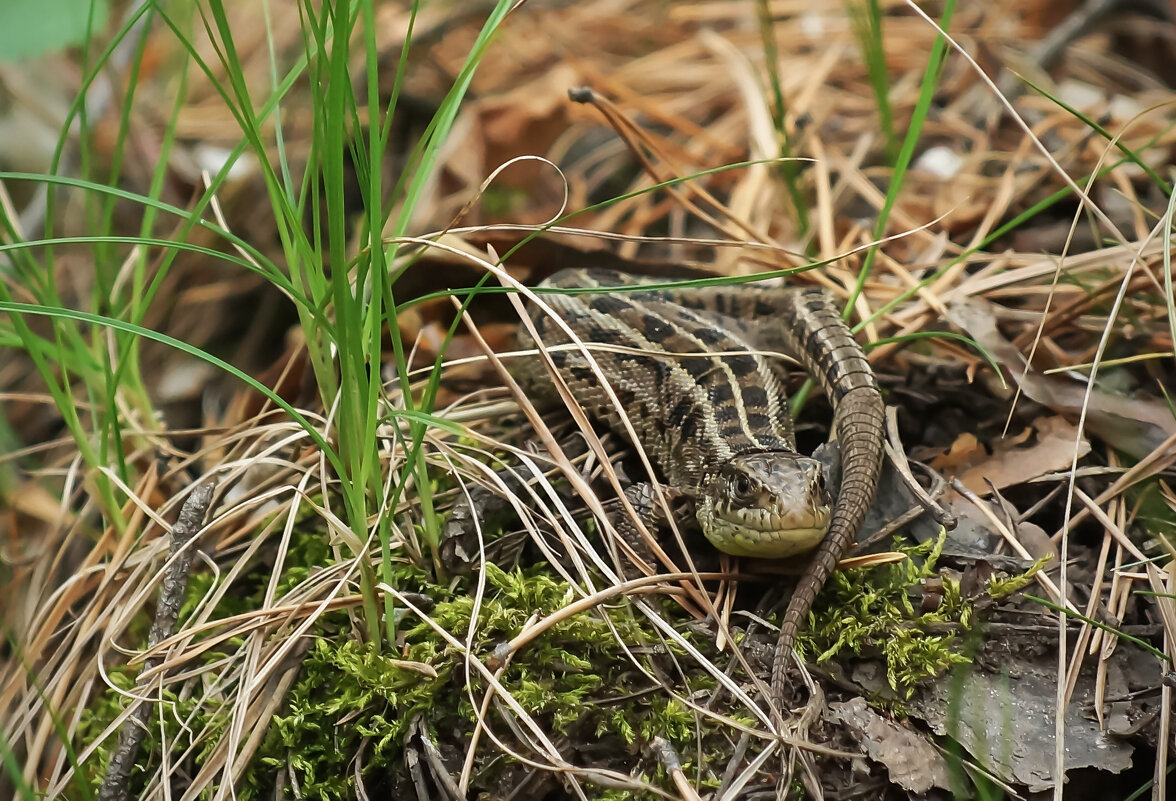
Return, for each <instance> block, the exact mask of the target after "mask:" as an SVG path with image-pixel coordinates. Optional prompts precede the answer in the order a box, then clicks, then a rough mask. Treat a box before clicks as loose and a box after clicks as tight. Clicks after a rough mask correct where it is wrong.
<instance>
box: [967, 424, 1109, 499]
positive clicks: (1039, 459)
mask: <svg viewBox="0 0 1176 801" xmlns="http://www.w3.org/2000/svg"><path fill="white" fill-rule="evenodd" d="M1033 430H1036V431H1037V438H1036V441H1035V442H1034V443H1033V444H1032V445H1028V446H1025V447H1021V443H1024V442H1025V441H1027V440H1028V439H1029V435H1030V433H1032V431H1033ZM1077 436H1078V427H1077V426H1075V425H1073V424H1071V423H1069V422H1068V421H1066V420H1065V419H1064V418H1061V417H1039V418H1037V419H1036V420H1034V421H1033V429H1028V428H1027V429H1025V430H1024V431H1023V432H1022V433H1021V434H1020V435H1019V436H1017V437H1010V438H1005V439H998V440H996V441H994V442H993V443H992V445H993V453H992V455H991V456H988V457H987V458H985V459H983V460H981V461H978V462H975V463H973V464H971V465H970V466H968V467H966V469H964V470H963V471H962V472H960V473H959V475H958V478H959V480H960V481H961V482H962V483H963V485H964V486H965V487H967V488H968V489H970V490H971V491H972V492H974V493H976V494H977V495H980V496H981V497H983V496H985V495H988V494H989V493H990V492H992V490H993V488H996V489H998V490H999V489H1004V488H1005V487H1015V486H1017V485H1018V484H1024V483H1025V482H1026V481H1029V480H1030V479H1034V478H1037V477H1038V476H1043V475H1045V474H1046V473H1052V472H1055V471H1057V470H1065V469H1066V468H1068V467H1069V466H1070V464H1071V462H1072V460H1073V458H1074V443H1075V441H1077V442H1078V458H1082V457H1083V456H1085V455H1086V454H1088V453H1090V443H1089V442H1087V441H1086V440H1085V439H1082V440H1077ZM954 450H955V447H954V445H953V447H952V451H954ZM945 472H948V471H945Z"/></svg>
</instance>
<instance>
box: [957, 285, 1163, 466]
mask: <svg viewBox="0 0 1176 801" xmlns="http://www.w3.org/2000/svg"><path fill="white" fill-rule="evenodd" d="M948 318H949V319H950V320H951V322H952V323H954V324H955V325H957V326H959V327H960V328H961V329H962V330H964V331H966V332H967V333H968V334H969V335H970V336H971V337H972V338H973V339H974V340H976V342H977V343H979V345H980V346H981V347H982V348H984V349H985V350H987V351H988V352H989V353H990V354H992V356H993V358H995V359H996V360H997V361H998V362H999V363H1000V364H1001V365H1002V366H1003V367H1005V369H1006V373H1007V374H1009V375H1011V376H1012V378H1013V380H1014V381H1016V382H1017V384H1018V385H1019V386H1020V388H1021V391H1022V392H1024V393H1025V395H1027V396H1028V397H1029V398H1031V399H1032V400H1035V401H1037V402H1038V403H1040V404H1042V405H1043V406H1048V407H1049V408H1051V409H1053V410H1055V411H1058V412H1063V413H1065V414H1066V415H1068V416H1071V417H1074V418H1075V419H1076V418H1077V417H1078V414H1079V412H1080V411H1081V409H1082V405H1083V400H1084V397H1085V395H1086V390H1087V388H1086V387H1085V386H1083V385H1082V384H1079V383H1076V382H1074V381H1072V380H1071V379H1068V378H1065V377H1063V376H1060V375H1058V376H1046V375H1042V374H1041V373H1039V372H1036V371H1034V370H1032V369H1029V368H1028V367H1027V365H1026V363H1025V359H1024V357H1023V356H1022V355H1021V353H1020V351H1018V350H1017V349H1016V347H1014V346H1013V344H1012V343H1010V342H1009V341H1008V340H1007V339H1005V338H1004V336H1003V335H1002V334H1001V333H1000V331H999V330H997V327H996V316H995V314H994V307H993V305H992V304H991V303H988V302H987V301H982V300H979V299H977V298H969V299H968V300H966V301H961V302H958V303H952V304H951V305H949V306H948ZM1086 427H1087V428H1088V429H1089V430H1090V431H1092V432H1094V433H1095V434H1096V435H1098V437H1099V438H1100V439H1102V440H1103V441H1104V442H1107V443H1109V444H1111V445H1113V446H1114V447H1115V448H1116V449H1117V450H1120V451H1122V452H1123V453H1126V454H1128V455H1130V456H1134V457H1135V458H1137V459H1142V458H1143V457H1144V456H1146V455H1148V454H1149V453H1151V452H1152V451H1154V450H1156V448H1158V447H1159V446H1160V445H1161V444H1163V442H1164V441H1165V440H1166V439H1168V437H1170V436H1172V435H1173V434H1176V420H1173V419H1172V414H1171V413H1170V412H1169V411H1168V407H1167V405H1166V404H1164V403H1163V402H1161V401H1159V400H1141V399H1139V398H1128V397H1123V396H1121V395H1114V394H1111V393H1109V392H1104V391H1102V390H1100V389H1098V388H1097V387H1095V388H1093V389H1091V390H1090V403H1089V405H1088V406H1087V414H1086Z"/></svg>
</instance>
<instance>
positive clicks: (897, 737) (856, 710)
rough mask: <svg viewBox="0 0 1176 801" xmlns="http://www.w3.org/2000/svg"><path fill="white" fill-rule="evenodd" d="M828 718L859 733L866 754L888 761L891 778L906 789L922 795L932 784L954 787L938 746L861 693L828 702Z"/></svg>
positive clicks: (884, 762) (876, 760)
mask: <svg viewBox="0 0 1176 801" xmlns="http://www.w3.org/2000/svg"><path fill="white" fill-rule="evenodd" d="M826 719H828V720H830V721H833V722H837V723H841V724H842V725H844V726H845V727H847V728H848V729H850V730H851V731H853V732H854V733H856V734H857V735H858V737H859V738H860V739H859V740H858V745H860V746H861V747H862V750H863V751H865V752H866V755H867V756H868V757H869V758H870V759H872V760H874V761H875V762H878V763H880V764H882V765H885V766H886V770H887V771H888V772H889V773H890V780H891V781H892V782H894V783H895V784H897V785H899V786H900V787H902V788H903V789H904V790H906V791H907V792H910V793H916V794H919V795H921V794H923V793H926V792H928V791H929V790H930V789H931V788H932V787H939V788H941V789H944V790H950V789H951V787H952V785H951V773H950V771H949V770H948V767H947V761H946V760H945V759H944V758H943V756H942V754H940V753H939V750H938V749H936V748H935V746H933V745H931V743H929V742H927V738H925V737H923V736H922V735H920V734H919V733H918V732H915V731H914V730H912V729H911V728H910V727H908V726H903V725H900V724H899V723H896V722H895V721H893V720H889V719H887V718H884V717H882V716H881V715H879V714H878V713H877V712H875V711H874V710H872V709H870V707H868V706H867V705H866V699H864V698H862V697H860V696H859V697H857V698H854V699H853V700H851V701H846V702H844V703H833V704H829V711H828V714H827V715H826Z"/></svg>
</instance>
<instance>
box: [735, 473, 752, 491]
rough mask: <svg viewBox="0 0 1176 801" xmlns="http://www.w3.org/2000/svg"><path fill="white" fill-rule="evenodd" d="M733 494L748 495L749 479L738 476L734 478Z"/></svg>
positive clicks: (749, 488) (741, 475) (749, 489)
mask: <svg viewBox="0 0 1176 801" xmlns="http://www.w3.org/2000/svg"><path fill="white" fill-rule="evenodd" d="M735 494H736V495H749V494H751V479H750V478H748V477H747V476H745V475H743V474H740V475H738V476H736V477H735Z"/></svg>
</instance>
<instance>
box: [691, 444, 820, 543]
mask: <svg viewBox="0 0 1176 801" xmlns="http://www.w3.org/2000/svg"><path fill="white" fill-rule="evenodd" d="M830 513H831V510H830V501H829V493H828V492H827V491H826V490H825V479H824V477H823V476H822V474H821V463H820V462H818V461H817V460H816V459H810V458H808V457H807V456H801V455H799V454H796V453H789V452H786V451H769V452H767V453H749V454H740V455H738V456H733V457H732V458H730V459H728V460H727V461H726V462H724V463H722V464H720V465H717V466H716V468H715V469H713V470H710V471H708V472H707V473H706V474H705V475H704V476H703V480H702V491H701V492H700V493H699V497H698V498H697V499H696V501H695V515H696V516H697V518H698V522H699V524H700V525H701V526H702V533H703V534H705V535H706V538H707V539H708V540H710V542H711V544H712V545H714V546H715V547H716V548H718V549H719V550H720V551H723V552H725V553H729V554H732V555H734V556H754V557H760V558H763V559H777V558H780V557H784V556H791V555H792V554H797V553H803V552H804V551H807V550H810V549H812V548H815V547H816V545H817V543H819V542H820V541H821V539H822V538H823V537H824V536H825V532H826V531H828V530H829V516H830Z"/></svg>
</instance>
